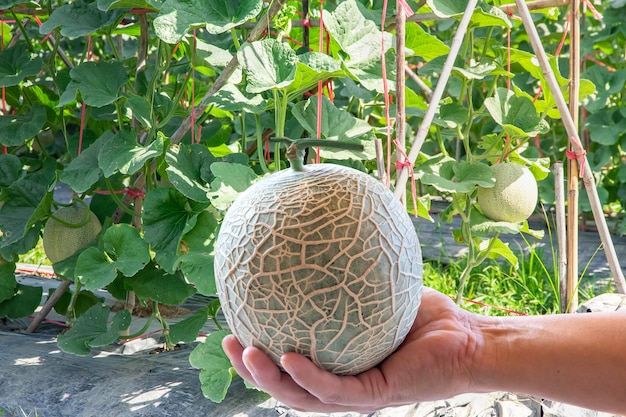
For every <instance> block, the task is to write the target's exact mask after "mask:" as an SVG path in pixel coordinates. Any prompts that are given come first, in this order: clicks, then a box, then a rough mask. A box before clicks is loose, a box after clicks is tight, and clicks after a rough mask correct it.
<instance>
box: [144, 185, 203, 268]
mask: <svg viewBox="0 0 626 417" xmlns="http://www.w3.org/2000/svg"><path fill="white" fill-rule="evenodd" d="M206 206H207V204H206V203H198V202H194V201H192V200H187V198H185V196H184V195H183V194H181V193H180V192H179V191H177V190H175V189H173V188H166V187H161V188H155V189H154V190H152V191H150V192H149V193H148V194H147V195H146V199H145V201H144V211H143V217H142V220H143V231H144V239H145V240H146V241H147V242H148V243H149V244H150V247H151V249H152V250H153V251H155V252H156V255H157V261H158V263H159V264H160V265H161V267H162V268H165V269H166V270H168V271H172V272H173V268H174V265H175V263H176V260H177V252H178V245H179V244H180V240H181V238H182V236H183V234H184V233H186V232H187V231H188V230H190V229H191V228H193V226H194V225H195V222H196V219H197V216H198V214H199V213H200V212H202V211H203V210H204V209H205V208H206Z"/></svg>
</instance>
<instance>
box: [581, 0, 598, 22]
mask: <svg viewBox="0 0 626 417" xmlns="http://www.w3.org/2000/svg"><path fill="white" fill-rule="evenodd" d="M583 3H585V5H586V6H587V8H588V9H589V10H590V11H591V13H592V14H593V17H594V18H595V19H596V20H602V19H603V18H602V14H600V12H598V10H596V8H595V7H593V4H591V2H590V1H589V0H583Z"/></svg>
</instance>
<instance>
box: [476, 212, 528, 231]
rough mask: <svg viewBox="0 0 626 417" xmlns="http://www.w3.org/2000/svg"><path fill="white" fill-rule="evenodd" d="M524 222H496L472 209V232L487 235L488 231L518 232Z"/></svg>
mask: <svg viewBox="0 0 626 417" xmlns="http://www.w3.org/2000/svg"><path fill="white" fill-rule="evenodd" d="M523 224H524V222H520V223H509V222H496V221H493V220H491V219H489V218H487V217H486V216H484V215H483V214H482V213H480V212H478V210H472V217H471V224H470V226H471V228H472V232H474V233H477V234H481V235H488V234H490V233H496V232H499V233H504V234H518V233H519V232H520V231H521V230H522V226H523Z"/></svg>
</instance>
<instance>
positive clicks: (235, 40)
mask: <svg viewBox="0 0 626 417" xmlns="http://www.w3.org/2000/svg"><path fill="white" fill-rule="evenodd" d="M230 36H231V37H232V38H233V43H234V44H235V50H237V51H238V50H239V49H240V48H241V44H240V43H239V38H238V37H237V31H236V30H235V28H230Z"/></svg>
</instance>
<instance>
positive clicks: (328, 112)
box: [291, 96, 376, 160]
mask: <svg viewBox="0 0 626 417" xmlns="http://www.w3.org/2000/svg"><path fill="white" fill-rule="evenodd" d="M316 103H317V96H316V97H312V98H311V100H306V101H301V102H299V103H298V104H296V106H295V107H294V108H293V109H292V111H291V114H292V115H293V116H294V117H295V118H296V119H297V120H298V122H300V124H301V125H302V127H303V128H304V129H305V130H306V131H307V132H309V134H310V135H311V137H315V136H316V135H317V104H316ZM321 118H322V130H321V139H326V140H335V141H341V142H345V143H358V144H361V145H363V147H364V150H363V151H350V150H342V149H332V148H322V149H321V150H320V155H321V156H322V157H323V158H331V159H365V160H369V159H372V158H374V157H375V155H376V151H375V149H374V139H375V135H374V131H373V128H372V126H371V125H369V124H368V123H367V122H365V121H363V120H361V119H357V118H356V117H354V116H353V115H352V114H350V113H349V112H347V111H346V110H342V109H339V108H337V107H336V106H335V105H334V104H333V103H331V102H330V100H329V99H328V98H327V97H326V96H322V114H321Z"/></svg>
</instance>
